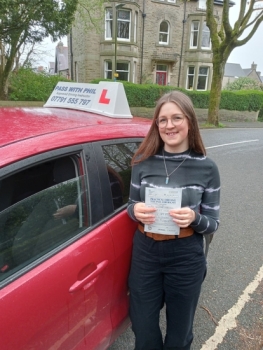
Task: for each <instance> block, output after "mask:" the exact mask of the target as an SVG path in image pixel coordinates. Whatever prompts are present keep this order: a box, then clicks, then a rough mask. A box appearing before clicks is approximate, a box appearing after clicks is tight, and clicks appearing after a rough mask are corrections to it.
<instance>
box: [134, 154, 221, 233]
mask: <svg viewBox="0 0 263 350" xmlns="http://www.w3.org/2000/svg"><path fill="white" fill-rule="evenodd" d="M164 156H165V161H166V166H167V171H168V174H170V173H171V172H172V171H173V169H175V168H176V167H177V166H178V165H179V164H180V163H181V162H182V160H183V159H184V158H185V157H186V160H185V161H184V163H183V164H182V165H181V166H180V167H179V168H178V169H177V170H176V171H175V172H174V173H173V174H172V175H171V176H170V179H169V183H168V184H166V183H165V180H166V172H165V167H164V161H163V155H162V151H160V152H159V153H157V154H156V155H154V156H152V157H149V158H148V159H146V160H144V161H143V162H141V163H139V164H136V165H134V166H133V168H132V177H131V185H130V197H129V202H128V208H127V211H128V215H129V216H130V217H131V218H132V219H133V220H134V221H137V220H136V218H135V216H134V212H133V207H134V204H135V203H137V202H144V201H145V187H152V188H182V207H186V206H188V207H190V208H191V209H193V210H194V211H195V212H196V219H195V220H194V221H193V222H192V224H191V227H192V228H193V229H194V230H195V232H197V233H201V234H209V233H213V232H215V231H216V230H217V229H218V225H219V201H220V176H219V171H218V168H217V165H216V164H215V163H214V161H212V160H211V159H209V158H207V157H206V156H203V155H200V154H197V153H195V152H193V151H191V152H190V153H189V151H186V152H183V153H168V152H165V151H164Z"/></svg>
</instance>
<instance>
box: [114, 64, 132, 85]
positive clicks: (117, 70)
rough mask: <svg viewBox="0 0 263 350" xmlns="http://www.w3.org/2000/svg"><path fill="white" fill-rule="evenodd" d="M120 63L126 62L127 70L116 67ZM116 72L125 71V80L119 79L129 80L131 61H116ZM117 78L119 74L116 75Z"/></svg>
mask: <svg viewBox="0 0 263 350" xmlns="http://www.w3.org/2000/svg"><path fill="white" fill-rule="evenodd" d="M120 64H127V65H128V70H123V69H118V65H120ZM116 66H117V67H116V73H118V74H119V73H127V76H128V78H127V80H125V79H121V80H124V81H130V73H131V63H130V62H129V61H126V62H123V61H117V64H116ZM118 79H120V75H119V76H118Z"/></svg>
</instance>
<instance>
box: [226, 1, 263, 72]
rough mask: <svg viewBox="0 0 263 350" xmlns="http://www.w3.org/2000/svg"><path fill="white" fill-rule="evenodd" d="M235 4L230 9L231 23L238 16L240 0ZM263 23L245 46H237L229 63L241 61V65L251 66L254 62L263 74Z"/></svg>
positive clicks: (244, 66)
mask: <svg viewBox="0 0 263 350" xmlns="http://www.w3.org/2000/svg"><path fill="white" fill-rule="evenodd" d="M234 2H235V3H236V5H234V6H233V7H232V8H230V10H229V19H230V24H232V25H233V24H234V22H235V21H236V20H237V18H238V14H239V7H240V0H234ZM262 38H263V23H261V24H260V26H259V27H258V29H257V31H256V33H255V34H254V35H253V37H252V38H251V39H250V40H249V41H248V42H247V43H246V44H245V45H243V46H240V47H238V48H235V49H234V50H233V51H232V53H231V54H230V56H229V59H228V62H229V63H239V64H240V65H241V67H242V68H243V69H244V68H250V67H251V64H252V63H253V62H254V63H255V64H257V71H260V72H261V75H263V39H262Z"/></svg>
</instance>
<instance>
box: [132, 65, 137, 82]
mask: <svg viewBox="0 0 263 350" xmlns="http://www.w3.org/2000/svg"><path fill="white" fill-rule="evenodd" d="M136 70H137V63H136V62H134V63H133V74H132V82H133V83H134V84H136V73H137V72H136Z"/></svg>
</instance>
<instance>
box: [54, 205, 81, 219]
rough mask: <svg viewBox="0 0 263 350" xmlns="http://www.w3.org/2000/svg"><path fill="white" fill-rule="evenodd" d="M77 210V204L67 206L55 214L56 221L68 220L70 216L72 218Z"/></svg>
mask: <svg viewBox="0 0 263 350" xmlns="http://www.w3.org/2000/svg"><path fill="white" fill-rule="evenodd" d="M76 208H77V205H76V204H71V205H67V206H65V207H63V208H60V209H58V210H57V211H56V212H55V213H54V214H53V216H54V219H55V220H59V219H63V218H66V217H68V216H71V215H73V214H74V213H75V210H76Z"/></svg>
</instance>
